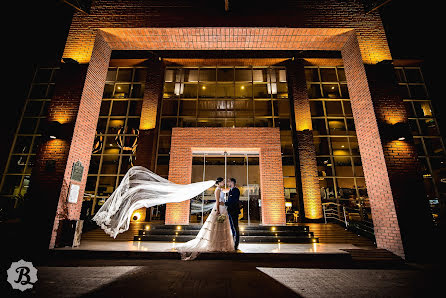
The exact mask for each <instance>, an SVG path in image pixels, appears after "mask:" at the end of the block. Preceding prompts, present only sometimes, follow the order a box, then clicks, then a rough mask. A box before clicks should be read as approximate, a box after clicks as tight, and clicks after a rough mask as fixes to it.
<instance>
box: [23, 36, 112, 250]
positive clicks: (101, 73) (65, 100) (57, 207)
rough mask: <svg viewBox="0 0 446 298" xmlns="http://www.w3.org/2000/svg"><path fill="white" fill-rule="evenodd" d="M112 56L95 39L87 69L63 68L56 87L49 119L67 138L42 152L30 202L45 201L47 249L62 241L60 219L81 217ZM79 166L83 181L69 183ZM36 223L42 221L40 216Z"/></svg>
mask: <svg viewBox="0 0 446 298" xmlns="http://www.w3.org/2000/svg"><path fill="white" fill-rule="evenodd" d="M110 55H111V48H110V47H109V45H108V44H107V43H106V41H105V40H104V39H103V37H102V36H101V35H100V34H98V35H97V36H96V40H95V44H94V48H93V52H92V56H91V60H90V63H89V65H88V69H87V66H86V65H74V66H71V65H70V66H68V65H67V66H64V67H63V68H62V74H61V76H62V77H61V78H60V79H58V80H57V82H56V90H55V96H54V100H53V101H52V102H51V106H50V108H49V116H48V119H49V120H50V121H53V120H54V121H58V122H60V123H61V124H62V126H63V130H64V131H65V137H64V139H56V140H50V141H48V142H46V143H45V144H43V145H42V146H41V147H40V149H39V153H38V156H37V158H36V160H37V163H36V166H35V168H36V171H34V170H33V176H34V177H33V180H34V181H33V182H32V183H33V189H32V192H31V193H32V196H33V198H32V199H33V200H34V201H42V200H44V201H45V202H47V203H45V205H44V207H43V208H45V212H44V213H48V214H45V216H47V215H48V216H49V218H48V221H47V223H51V225H50V229H49V230H47V231H46V233H47V237H46V239H45V241H46V245H47V247H48V243H49V246H50V248H53V247H54V246H55V243H56V237H58V236H60V235H58V234H59V233H60V228H59V222H60V221H61V220H63V219H69V220H78V219H79V216H80V211H81V206H82V199H83V194H84V189H85V183H86V180H87V173H88V167H89V164H90V157H91V149H92V147H93V141H94V136H95V131H96V125H97V121H98V117H99V109H100V106H101V99H102V94H103V91H104V85H105V78H106V75H107V69H108V65H109V62H110ZM75 69H78V71H75ZM54 158H56V167H55V170H54V172H55V173H56V175H54V173H52V172H51V171H50V170H48V167H47V166H46V161H47V160H52V159H54ZM77 161H80V162H81V163H82V165H83V166H84V171H83V175H82V180H81V182H76V181H73V180H71V171H72V166H73V164H74V163H75V162H77ZM48 180H50V181H51V182H50V181H48ZM70 184H78V185H80V191H79V195H78V200H77V203H75V204H74V203H68V200H67V198H68V193H69V188H70ZM38 204H39V203H38ZM37 218H40V213H39V214H37ZM40 220H42V218H41V219H40ZM43 220H46V219H43ZM51 227H52V230H51ZM46 228H48V226H47V227H46ZM49 237H50V238H49Z"/></svg>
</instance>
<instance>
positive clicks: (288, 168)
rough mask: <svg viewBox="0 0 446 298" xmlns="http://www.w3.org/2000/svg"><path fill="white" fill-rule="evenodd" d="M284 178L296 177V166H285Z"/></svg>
mask: <svg viewBox="0 0 446 298" xmlns="http://www.w3.org/2000/svg"><path fill="white" fill-rule="evenodd" d="M282 169H283V176H288V177H293V176H296V171H295V169H294V165H291V166H283V167H282Z"/></svg>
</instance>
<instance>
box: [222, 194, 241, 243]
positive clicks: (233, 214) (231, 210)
mask: <svg viewBox="0 0 446 298" xmlns="http://www.w3.org/2000/svg"><path fill="white" fill-rule="evenodd" d="M239 202H240V190H239V189H238V188H237V187H234V188H231V190H230V191H229V194H228V200H227V201H226V203H225V205H226V206H227V209H228V214H229V220H230V222H231V229H232V235H233V236H234V241H235V243H234V246H235V249H237V248H238V244H239V242H240V232H239V228H238V215H239V214H240V205H239Z"/></svg>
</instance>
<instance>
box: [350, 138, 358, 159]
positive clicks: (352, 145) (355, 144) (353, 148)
mask: <svg viewBox="0 0 446 298" xmlns="http://www.w3.org/2000/svg"><path fill="white" fill-rule="evenodd" d="M349 141H350V150H351V151H352V155H360V152H359V144H358V139H357V138H349Z"/></svg>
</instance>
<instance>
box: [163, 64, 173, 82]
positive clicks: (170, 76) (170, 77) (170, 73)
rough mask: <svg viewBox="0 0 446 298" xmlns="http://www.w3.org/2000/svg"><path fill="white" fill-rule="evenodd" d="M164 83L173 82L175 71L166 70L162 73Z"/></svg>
mask: <svg viewBox="0 0 446 298" xmlns="http://www.w3.org/2000/svg"><path fill="white" fill-rule="evenodd" d="M164 82H166V83H167V82H175V69H169V68H167V69H166V71H165V72H164Z"/></svg>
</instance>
